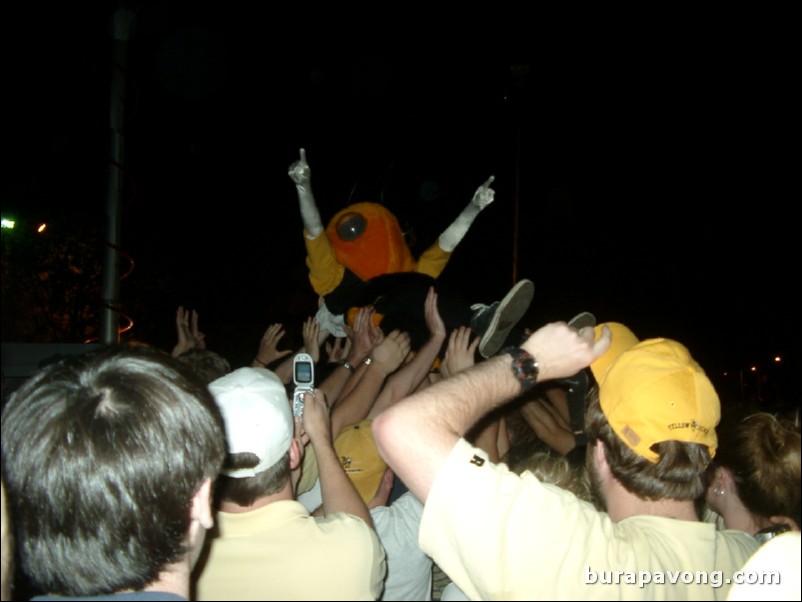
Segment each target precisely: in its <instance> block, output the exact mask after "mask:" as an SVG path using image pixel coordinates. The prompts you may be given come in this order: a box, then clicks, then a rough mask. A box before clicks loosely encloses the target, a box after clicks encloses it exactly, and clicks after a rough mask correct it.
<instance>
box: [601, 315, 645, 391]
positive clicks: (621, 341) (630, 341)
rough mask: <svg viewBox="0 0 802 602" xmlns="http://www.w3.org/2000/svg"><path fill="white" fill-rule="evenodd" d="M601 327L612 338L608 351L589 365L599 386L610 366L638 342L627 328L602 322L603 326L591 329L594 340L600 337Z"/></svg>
mask: <svg viewBox="0 0 802 602" xmlns="http://www.w3.org/2000/svg"><path fill="white" fill-rule="evenodd" d="M602 326H607V328H609V329H610V332H611V333H612V335H613V338H612V341H611V342H610V347H609V349H607V351H605V352H604V353H603V354H602V356H601V357H600V358H599V359H597V360H596V361H595V362H593V363H592V364H591V365H590V371H591V372H592V373H593V378H595V379H596V382H597V383H599V384H601V383H602V381H603V380H604V377H605V376H606V375H607V371H608V370H609V369H610V366H611V365H612V363H613V362H614V361H615V360H616V359H617V358H618V356H619V355H621V354H622V353H624V351H626V350H627V349H629V348H630V347H632V346H633V345H636V344H637V342H638V337H636V336H635V334H634V333H633V332H632V331H631V330H630V329H629V328H627V327H626V326H624V325H623V324H621V323H619V322H604V323H603V324H597V325H596V326H595V327H594V328H593V330H594V332H595V338H596V339H598V338H599V337H600V336H601V332H602Z"/></svg>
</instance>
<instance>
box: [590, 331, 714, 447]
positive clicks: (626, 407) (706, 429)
mask: <svg viewBox="0 0 802 602" xmlns="http://www.w3.org/2000/svg"><path fill="white" fill-rule="evenodd" d="M613 340H615V333H614V334H613ZM608 354H609V351H608V352H607V353H606V354H605V356H606V355H608ZM602 358H604V356H602ZM602 358H600V359H602ZM597 361H598V360H597ZM595 375H596V372H595V371H594V376H595ZM600 375H601V378H602V380H601V382H600V383H599V401H600V405H601V410H602V412H604V415H605V417H606V418H607V421H608V422H609V423H610V426H611V427H612V429H613V431H614V432H615V434H616V435H618V436H619V437H620V438H621V439H622V440H623V441H624V442H625V443H626V444H627V445H628V446H629V447H630V448H631V449H632V450H633V451H634V452H635V453H637V454H638V455H639V456H642V457H644V458H646V459H647V460H649V461H650V462H657V461H658V460H659V459H660V458H659V456H658V455H657V454H656V453H655V452H654V451H652V449H651V447H652V445H654V444H655V443H660V442H662V441H672V440H673V441H682V442H684V443H699V444H702V445H705V446H707V448H708V450H709V452H710V457H711V458H712V457H713V456H714V455H715V453H716V448H717V447H718V438H717V436H716V426H717V425H718V423H719V420H720V418H721V404H720V402H719V398H718V394H717V393H716V390H715V388H714V387H713V383H712V382H710V379H709V378H708V377H707V375H706V374H705V372H704V370H702V367H701V366H700V365H699V364H698V363H697V362H696V361H695V360H694V359H693V358H692V357H691V355H690V352H689V351H688V349H687V348H686V347H685V346H684V345H682V344H681V343H678V342H676V341H672V340H670V339H664V338H655V339H647V340H645V341H641V342H637V343H635V344H634V345H631V346H630V347H629V348H628V349H625V350H623V351H621V353H619V355H618V356H617V357H615V358H614V361H612V362H611V363H610V365H609V367H606V368H605V370H604V371H603V372H600ZM597 379H598V377H597Z"/></svg>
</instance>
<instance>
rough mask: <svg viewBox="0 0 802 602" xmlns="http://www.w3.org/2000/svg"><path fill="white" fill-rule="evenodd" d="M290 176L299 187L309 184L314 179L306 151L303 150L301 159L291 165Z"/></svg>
mask: <svg viewBox="0 0 802 602" xmlns="http://www.w3.org/2000/svg"><path fill="white" fill-rule="evenodd" d="M289 176H290V179H291V180H292V181H293V182H295V184H296V185H298V186H305V185H307V184H309V181H310V180H311V179H312V170H311V169H309V164H308V163H307V162H306V150H304V149H301V158H300V159H299V160H298V161H296V162H295V163H293V164H292V165H290V171H289Z"/></svg>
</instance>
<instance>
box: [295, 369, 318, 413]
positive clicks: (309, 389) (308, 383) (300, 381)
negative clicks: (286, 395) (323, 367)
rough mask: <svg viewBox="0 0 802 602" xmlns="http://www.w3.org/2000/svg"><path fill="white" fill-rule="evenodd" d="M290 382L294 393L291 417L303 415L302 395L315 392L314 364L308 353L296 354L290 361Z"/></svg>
mask: <svg viewBox="0 0 802 602" xmlns="http://www.w3.org/2000/svg"><path fill="white" fill-rule="evenodd" d="M292 380H293V381H294V382H295V392H294V393H293V395H292V414H293V416H299V417H300V416H303V415H304V393H314V391H315V362H314V360H313V359H312V356H311V355H309V354H308V353H296V354H295V357H294V358H293V360H292Z"/></svg>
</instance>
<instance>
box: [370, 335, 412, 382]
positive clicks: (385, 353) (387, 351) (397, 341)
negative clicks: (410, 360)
mask: <svg viewBox="0 0 802 602" xmlns="http://www.w3.org/2000/svg"><path fill="white" fill-rule="evenodd" d="M410 349H411V347H410V339H409V334H408V333H406V332H401V331H400V330H394V331H393V332H391V333H390V334H388V335H387V336H386V337H384V340H383V341H382V342H381V343H379V344H378V345H376V347H374V349H373V353H372V354H371V356H372V357H373V361H374V362H375V363H377V364H379V365H381V366H382V368H383V370H384V373H385V374H392V373H393V372H395V371H396V370H398V367H399V366H400V365H401V364H402V363H403V362H404V359H405V358H406V357H407V355H409V351H410Z"/></svg>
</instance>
